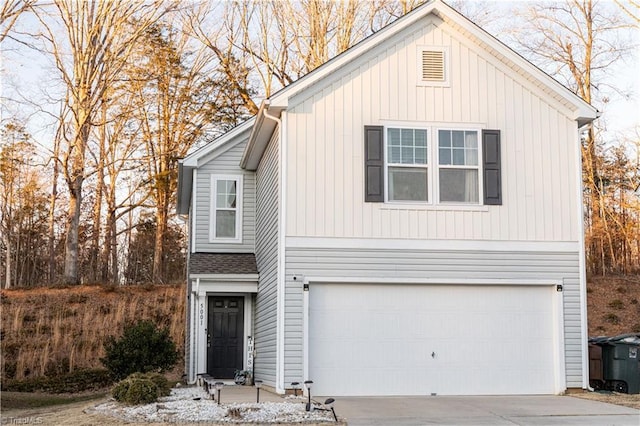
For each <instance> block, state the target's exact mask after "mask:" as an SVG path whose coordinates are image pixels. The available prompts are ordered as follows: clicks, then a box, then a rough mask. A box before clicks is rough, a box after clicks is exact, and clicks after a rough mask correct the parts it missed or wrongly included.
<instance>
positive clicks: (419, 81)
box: [416, 45, 451, 87]
mask: <svg viewBox="0 0 640 426" xmlns="http://www.w3.org/2000/svg"><path fill="white" fill-rule="evenodd" d="M425 50H431V51H434V52H442V53H443V55H444V63H443V66H444V80H443V81H432V80H423V79H422V52H423V51H425ZM449 57H450V54H449V46H433V45H419V46H417V51H416V73H417V74H416V76H417V85H418V86H426V87H450V86H451V79H450V74H451V73H450V72H449V69H450V67H449Z"/></svg>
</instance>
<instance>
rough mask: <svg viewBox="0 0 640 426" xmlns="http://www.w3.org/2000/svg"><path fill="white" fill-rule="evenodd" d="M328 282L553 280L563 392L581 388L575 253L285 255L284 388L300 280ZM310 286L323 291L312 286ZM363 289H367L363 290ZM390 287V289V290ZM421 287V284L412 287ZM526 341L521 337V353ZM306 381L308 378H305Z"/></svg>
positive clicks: (294, 355) (298, 325)
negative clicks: (560, 315) (557, 288)
mask: <svg viewBox="0 0 640 426" xmlns="http://www.w3.org/2000/svg"><path fill="white" fill-rule="evenodd" d="M294 276H298V277H301V276H303V277H324V278H327V277H331V278H339V279H349V278H356V279H364V282H365V283H366V279H367V278H371V279H372V280H377V281H378V282H379V281H380V279H381V278H385V277H386V278H389V279H395V280H401V279H403V278H404V279H408V280H410V279H414V280H419V279H425V278H428V279H430V280H431V281H433V280H438V279H443V280H447V282H450V281H451V280H456V279H460V280H461V282H463V281H465V280H468V279H469V278H473V279H478V280H521V281H526V280H554V281H555V280H557V281H560V282H562V283H563V287H564V289H563V303H564V334H565V335H564V338H565V369H566V378H567V387H576V388H580V387H582V385H583V383H582V345H581V327H580V284H579V266H578V252H577V251H576V252H570V251H555V252H554V251H549V252H546V251H521V252H517V251H453V250H409V249H405V250H402V249H394V250H380V249H362V248H341V249H338V248H334V249H329V248H322V249H319V248H311V247H309V248H299V247H296V248H291V247H288V248H287V249H286V298H285V305H286V312H287V314H286V321H285V330H286V332H285V383H290V382H292V381H300V379H301V378H302V375H303V337H302V336H303V312H302V306H303V287H302V283H301V280H300V278H298V280H296V281H294V280H293V277H294ZM311 285H322V283H316V284H313V283H312V284H311ZM365 285H366V284H365ZM390 285H392V284H390ZM414 285H421V284H414ZM525 347H526V336H523V348H525ZM306 379H311V380H313V378H312V377H311V378H304V380H306Z"/></svg>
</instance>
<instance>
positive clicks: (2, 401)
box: [0, 390, 108, 411]
mask: <svg viewBox="0 0 640 426" xmlns="http://www.w3.org/2000/svg"><path fill="white" fill-rule="evenodd" d="M107 394H108V392H107V391H106V390H105V391H100V392H92V393H86V394H80V395H52V394H47V393H26V392H2V393H1V394H0V405H1V406H2V411H6V410H28V409H32V408H43V407H52V406H57V405H66V404H73V403H75V402H83V401H91V400H94V399H100V398H104V397H105V396H107Z"/></svg>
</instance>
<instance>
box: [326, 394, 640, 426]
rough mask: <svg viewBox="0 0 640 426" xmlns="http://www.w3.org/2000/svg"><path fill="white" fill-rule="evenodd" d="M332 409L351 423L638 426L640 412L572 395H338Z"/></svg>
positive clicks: (352, 424) (353, 424) (353, 425)
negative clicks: (339, 396)
mask: <svg viewBox="0 0 640 426" xmlns="http://www.w3.org/2000/svg"><path fill="white" fill-rule="evenodd" d="M335 409H336V413H337V414H338V416H340V417H343V418H346V420H347V422H348V424H349V426H355V425H372V426H373V425H385V426H387V425H492V426H499V425H544V426H547V425H549V426H551V425H585V426H586V425H594V426H595V425H597V426H605V425H620V426H627V425H628V426H640V410H635V409H633V408H627V407H621V406H617V405H612V404H605V403H603V402H597V401H589V400H584V399H579V398H572V397H570V396H432V397H429V396H425V397H358V398H356V397H341V398H336V402H335Z"/></svg>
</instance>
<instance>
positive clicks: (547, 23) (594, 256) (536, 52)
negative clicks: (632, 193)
mask: <svg viewBox="0 0 640 426" xmlns="http://www.w3.org/2000/svg"><path fill="white" fill-rule="evenodd" d="M610 6H611V5H610V4H609V5H607V4H606V3H599V2H597V1H592V0H566V1H563V2H553V3H536V4H532V5H530V6H529V7H528V8H527V9H526V12H524V14H523V15H522V17H523V20H524V22H525V24H524V27H523V28H522V29H521V30H516V31H517V37H516V44H518V45H519V47H520V48H521V49H522V51H524V52H526V53H527V55H528V56H529V57H530V58H532V60H533V61H534V62H536V63H537V64H539V65H541V66H542V67H543V68H544V69H546V70H548V71H549V72H550V73H551V74H552V75H554V76H555V77H556V78H558V79H560V80H562V81H563V82H564V83H565V85H566V86H567V87H570V88H571V89H572V90H574V91H575V93H576V94H577V95H578V96H580V97H581V98H582V99H584V100H585V101H587V102H589V103H593V104H596V105H597V104H602V103H604V102H603V98H604V95H603V93H606V89H610V88H611V87H612V85H611V84H610V83H609V84H608V82H607V78H606V71H607V69H608V68H609V67H611V66H612V65H613V64H614V63H616V62H617V61H619V60H621V59H622V58H623V57H624V55H625V53H626V52H628V50H629V49H630V45H629V44H625V43H624V42H623V41H622V38H621V37H620V36H621V32H620V31H621V30H622V29H625V28H628V26H629V25H628V23H626V22H625V21H624V20H623V19H622V18H621V16H620V14H619V13H616V10H615V8H612V7H610ZM613 84H614V85H615V82H614V83H613ZM601 143H602V139H598V138H597V133H596V132H595V129H594V127H593V126H590V127H589V128H588V130H587V131H586V133H585V135H584V137H583V144H582V159H583V163H582V168H583V179H584V185H585V202H586V204H587V207H588V215H587V218H586V224H587V231H588V232H587V255H588V260H589V265H590V270H591V271H592V272H595V273H602V272H604V270H605V268H606V261H605V258H606V257H607V256H612V255H613V253H612V250H613V245H612V244H611V233H610V232H609V229H608V222H607V216H606V214H605V206H604V198H603V188H604V181H603V175H602V167H603V159H602V156H601V155H600V153H599V144H601Z"/></svg>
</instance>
